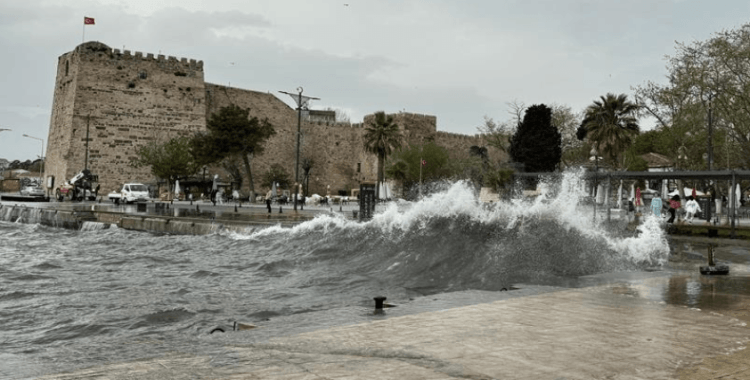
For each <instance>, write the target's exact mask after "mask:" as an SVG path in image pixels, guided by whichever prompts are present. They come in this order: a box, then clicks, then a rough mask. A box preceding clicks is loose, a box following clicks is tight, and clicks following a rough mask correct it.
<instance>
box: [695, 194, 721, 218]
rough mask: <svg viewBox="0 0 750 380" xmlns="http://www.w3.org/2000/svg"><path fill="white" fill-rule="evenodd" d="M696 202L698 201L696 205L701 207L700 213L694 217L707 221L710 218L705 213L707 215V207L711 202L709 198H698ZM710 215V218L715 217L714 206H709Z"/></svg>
mask: <svg viewBox="0 0 750 380" xmlns="http://www.w3.org/2000/svg"><path fill="white" fill-rule="evenodd" d="M696 200H697V201H698V204H699V205H700V206H701V211H700V212H699V213H697V214H696V215H695V216H696V217H698V218H699V219H703V220H709V219H710V218H709V216H708V214H707V213H708V205H709V204H710V203H709V202H711V198H707V197H704V198H698V199H696ZM711 215H712V216H713V215H716V206H715V205H713V204H711Z"/></svg>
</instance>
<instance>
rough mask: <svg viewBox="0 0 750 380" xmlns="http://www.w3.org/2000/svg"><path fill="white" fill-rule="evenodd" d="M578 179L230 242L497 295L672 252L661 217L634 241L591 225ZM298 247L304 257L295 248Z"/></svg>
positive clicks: (442, 197) (450, 194)
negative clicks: (529, 193) (521, 284)
mask: <svg viewBox="0 0 750 380" xmlns="http://www.w3.org/2000/svg"><path fill="white" fill-rule="evenodd" d="M582 177H583V176H582V172H581V171H571V172H567V173H564V175H563V176H562V178H561V179H559V180H557V181H553V180H549V181H545V182H542V184H541V185H540V187H539V190H540V195H538V196H536V197H533V198H525V199H520V198H519V199H512V200H506V201H501V202H498V203H495V204H485V203H482V202H480V201H479V199H478V197H477V194H476V191H475V190H474V189H473V188H472V187H471V186H470V185H469V184H468V183H465V182H456V183H453V184H450V185H449V186H446V187H445V189H444V190H442V191H438V192H435V193H432V194H430V195H429V196H426V197H425V198H423V199H421V200H419V201H416V202H407V201H398V202H393V203H390V204H387V205H385V206H383V207H382V208H381V209H379V210H377V212H376V214H375V216H374V217H373V218H372V220H370V221H367V222H361V223H360V222H355V221H351V220H347V219H345V218H343V217H341V216H340V215H334V214H331V215H321V216H318V217H316V218H315V219H314V220H312V221H310V222H306V223H303V224H300V225H297V226H295V227H292V228H291V229H289V228H282V227H281V226H275V227H270V228H266V229H263V230H260V231H257V232H254V233H252V234H250V235H240V234H232V235H231V237H232V238H233V239H238V240H239V239H250V240H254V241H273V240H278V239H281V240H283V241H285V244H287V245H288V246H289V247H291V248H290V249H292V250H294V249H297V250H298V251H299V252H298V253H296V255H297V257H308V256H309V257H316V258H317V259H321V258H325V259H328V260H330V261H332V262H334V261H336V262H342V263H346V265H348V266H349V267H351V268H354V269H352V270H351V272H352V273H379V275H380V276H382V277H383V278H387V279H389V280H390V281H396V282H399V283H400V284H402V285H403V286H405V287H411V288H429V289H431V291H433V290H434V291H447V290H455V289H464V288H476V287H479V288H487V289H499V288H501V287H507V285H508V283H509V282H514V281H535V282H539V281H544V279H545V278H550V277H554V278H559V277H565V278H570V277H575V276H581V275H587V274H594V273H603V272H611V271H618V270H637V269H640V268H645V267H650V266H655V265H661V264H663V263H664V262H665V261H666V259H667V256H668V254H669V247H668V244H667V241H666V238H665V235H664V231H663V229H662V227H661V221H660V220H659V219H657V218H649V217H647V218H645V220H644V222H643V223H642V224H641V225H640V226H638V228H637V232H635V233H627V232H626V231H625V226H626V225H627V222H625V221H621V222H619V223H615V224H608V223H605V221H606V217H602V216H599V217H598V218H596V220H595V219H594V218H593V212H592V207H591V206H587V205H583V204H581V203H580V201H579V200H580V199H583V198H584V196H585V195H586V194H585V191H584V186H583V185H582V184H583V180H582ZM294 247H298V248H294Z"/></svg>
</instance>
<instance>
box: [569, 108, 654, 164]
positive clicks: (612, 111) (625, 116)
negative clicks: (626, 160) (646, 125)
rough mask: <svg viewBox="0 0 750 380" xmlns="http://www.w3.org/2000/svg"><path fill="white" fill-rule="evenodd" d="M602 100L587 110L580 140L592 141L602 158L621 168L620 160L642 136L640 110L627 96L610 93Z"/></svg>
mask: <svg viewBox="0 0 750 380" xmlns="http://www.w3.org/2000/svg"><path fill="white" fill-rule="evenodd" d="M600 98H601V100H595V101H594V104H592V105H590V106H588V107H587V108H586V113H585V116H584V118H583V122H582V123H581V127H580V128H578V133H577V136H578V139H579V140H583V139H584V138H585V137H588V139H589V140H590V141H591V142H593V143H594V145H595V146H596V147H597V148H598V149H599V151H600V152H601V153H602V154H604V155H605V156H606V157H607V158H609V159H610V160H612V162H613V163H615V164H617V163H618V157H619V156H620V155H621V154H622V152H624V151H625V149H627V147H628V146H629V145H630V143H631V142H632V140H633V137H634V136H635V135H637V134H638V133H639V132H640V128H639V127H638V121H637V120H636V117H635V115H636V112H637V111H638V106H637V105H636V104H635V103H632V102H630V101H628V97H627V95H625V94H620V95H615V94H612V93H608V94H607V95H606V96H602V97H600Z"/></svg>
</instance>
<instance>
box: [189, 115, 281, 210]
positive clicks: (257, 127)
mask: <svg viewBox="0 0 750 380" xmlns="http://www.w3.org/2000/svg"><path fill="white" fill-rule="evenodd" d="M249 114H250V110H249V109H247V108H241V107H239V106H237V105H234V104H232V105H229V106H227V107H222V108H221V109H219V111H218V112H216V113H213V114H211V117H210V118H209V119H208V121H207V123H206V127H207V129H208V131H207V132H206V133H202V134H197V135H196V136H195V137H194V139H193V141H192V152H193V154H194V155H195V157H197V159H198V161H199V162H201V163H202V164H210V163H217V162H219V161H221V160H223V159H225V158H227V157H229V156H233V155H237V156H239V157H240V158H241V159H242V162H243V163H244V165H245V174H246V175H247V179H248V187H249V192H250V200H251V202H252V201H254V200H255V185H254V183H253V174H252V170H251V166H250V159H251V158H252V157H253V156H254V155H257V154H261V153H263V148H264V147H263V144H264V143H265V142H266V141H267V140H268V139H269V138H270V137H271V136H273V135H274V134H276V131H275V130H274V128H273V126H272V125H271V124H270V123H269V122H268V119H262V120H260V119H258V118H257V117H252V118H251V117H249Z"/></svg>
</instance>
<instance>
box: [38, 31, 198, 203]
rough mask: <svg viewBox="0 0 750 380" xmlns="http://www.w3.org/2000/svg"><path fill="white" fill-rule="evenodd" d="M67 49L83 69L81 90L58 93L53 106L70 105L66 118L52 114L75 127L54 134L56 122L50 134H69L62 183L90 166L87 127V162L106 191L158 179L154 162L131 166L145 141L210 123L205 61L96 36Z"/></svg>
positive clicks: (58, 169) (59, 172) (62, 153)
mask: <svg viewBox="0 0 750 380" xmlns="http://www.w3.org/2000/svg"><path fill="white" fill-rule="evenodd" d="M66 56H68V57H69V58H70V59H71V60H72V61H74V62H75V63H76V65H75V66H77V70H78V73H79V75H76V76H75V80H74V82H73V83H74V87H75V93H74V95H72V96H71V95H68V96H65V95H66V94H65V93H64V92H63V91H57V90H56V92H55V100H54V102H53V103H54V108H55V109H57V108H58V107H60V108H61V109H62V110H64V111H65V112H64V116H62V117H58V116H57V115H56V114H55V115H53V121H52V122H53V123H55V122H56V120H58V119H62V128H64V129H65V130H66V132H65V133H68V132H69V135H65V134H60V133H58V132H55V134H54V136H53V132H52V131H53V130H56V129H57V128H56V127H55V126H51V128H50V138H52V137H56V138H57V140H67V141H68V142H61V144H59V145H56V146H55V148H53V150H59V152H56V153H55V155H56V156H57V157H62V159H63V160H65V161H67V167H66V166H65V165H64V164H62V165H59V164H54V163H53V165H51V166H52V168H51V169H50V173H52V172H53V171H54V173H55V177H56V183H57V184H60V183H62V182H61V178H62V179H70V178H71V177H73V176H74V175H75V174H76V173H77V172H79V171H80V170H82V169H83V168H84V164H85V154H86V149H85V144H86V130H87V128H88V131H89V159H88V166H89V170H91V172H92V173H94V174H97V175H98V176H99V181H100V184H101V187H102V188H101V191H103V192H109V191H114V190H117V189H119V187H120V186H121V184H122V183H125V182H133V181H136V182H146V183H148V182H154V180H155V179H154V177H153V176H152V175H151V173H150V169H149V168H138V169H136V168H133V167H131V166H130V161H131V159H133V158H135V157H136V149H137V148H138V147H141V146H143V145H145V144H146V143H148V142H149V141H153V140H157V141H167V140H169V139H170V138H173V137H176V136H178V135H185V134H189V133H192V132H195V131H198V130H201V129H204V128H205V125H206V119H205V97H206V92H205V86H204V81H203V63H202V62H196V61H195V60H187V59H185V58H182V59H179V60H178V59H177V58H175V57H165V56H163V55H159V56H156V57H154V55H153V54H146V55H144V54H143V53H140V52H136V53H131V52H130V51H128V50H125V51H122V52H121V51H119V50H118V49H114V50H113V49H110V48H109V47H107V46H106V45H104V44H101V43H96V42H89V43H85V44H82V45H79V46H78V47H77V48H76V49H75V50H74V51H73V52H71V53H68V54H67V55H66ZM72 66H73V65H72V62H71V67H72ZM62 70H64V68H63V69H62ZM60 74H61V69H60V68H58V80H57V82H58V83H59V82H63V81H65V78H64V77H63V78H60ZM84 74H85V75H84ZM58 94H59V95H60V97H59V98H58ZM71 97H72V102H73V104H72V106H71V105H69V102H70V101H71ZM71 110H72V111H71ZM48 167H49V166H48Z"/></svg>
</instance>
